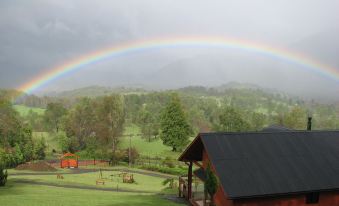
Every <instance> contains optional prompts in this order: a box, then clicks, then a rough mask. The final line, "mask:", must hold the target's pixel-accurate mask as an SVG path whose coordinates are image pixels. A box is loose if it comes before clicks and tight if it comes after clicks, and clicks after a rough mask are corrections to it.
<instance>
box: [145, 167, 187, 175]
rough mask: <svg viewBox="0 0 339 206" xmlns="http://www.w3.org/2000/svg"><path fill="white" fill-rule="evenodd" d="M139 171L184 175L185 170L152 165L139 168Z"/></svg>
mask: <svg viewBox="0 0 339 206" xmlns="http://www.w3.org/2000/svg"><path fill="white" fill-rule="evenodd" d="M139 168H140V169H145V170H150V171H155V172H161V173H166V174H171V175H186V174H187V169H182V168H179V167H174V168H169V167H158V166H154V165H143V166H140V167H139Z"/></svg>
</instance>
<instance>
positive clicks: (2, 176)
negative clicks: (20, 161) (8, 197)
mask: <svg viewBox="0 0 339 206" xmlns="http://www.w3.org/2000/svg"><path fill="white" fill-rule="evenodd" d="M4 170H5V168H4V166H3V164H0V186H5V184H6V182H7V176H8V174H7V170H5V171H4Z"/></svg>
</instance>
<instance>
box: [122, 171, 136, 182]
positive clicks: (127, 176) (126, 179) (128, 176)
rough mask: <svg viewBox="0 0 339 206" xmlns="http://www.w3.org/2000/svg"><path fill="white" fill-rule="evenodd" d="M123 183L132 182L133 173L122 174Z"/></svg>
mask: <svg viewBox="0 0 339 206" xmlns="http://www.w3.org/2000/svg"><path fill="white" fill-rule="evenodd" d="M122 182H123V183H134V178H133V174H127V173H126V174H124V175H123V177H122Z"/></svg>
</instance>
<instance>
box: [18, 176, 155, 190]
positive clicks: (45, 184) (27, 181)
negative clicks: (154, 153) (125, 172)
mask: <svg viewBox="0 0 339 206" xmlns="http://www.w3.org/2000/svg"><path fill="white" fill-rule="evenodd" d="M13 182H15V183H22V184H30V185H43V186H52V187H61V188H71V189H84V190H99V191H110V192H136V193H154V192H147V191H141V190H129V189H121V188H100V187H93V186H85V185H60V184H57V183H51V182H38V181H34V180H23V179H16V180H13Z"/></svg>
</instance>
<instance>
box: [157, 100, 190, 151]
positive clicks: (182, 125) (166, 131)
mask: <svg viewBox="0 0 339 206" xmlns="http://www.w3.org/2000/svg"><path fill="white" fill-rule="evenodd" d="M160 127H161V134H160V138H161V139H162V141H163V144H164V145H167V146H171V147H172V151H177V150H180V149H181V148H182V147H185V146H186V145H187V143H188V138H189V135H191V133H192V129H191V127H190V125H189V124H188V122H187V119H186V116H185V113H184V111H183V108H182V106H181V103H180V99H179V97H178V96H177V95H173V96H172V99H171V101H170V103H169V104H168V105H167V107H166V108H165V110H164V111H163V113H162V115H161V123H160Z"/></svg>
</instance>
